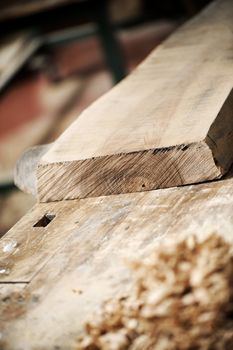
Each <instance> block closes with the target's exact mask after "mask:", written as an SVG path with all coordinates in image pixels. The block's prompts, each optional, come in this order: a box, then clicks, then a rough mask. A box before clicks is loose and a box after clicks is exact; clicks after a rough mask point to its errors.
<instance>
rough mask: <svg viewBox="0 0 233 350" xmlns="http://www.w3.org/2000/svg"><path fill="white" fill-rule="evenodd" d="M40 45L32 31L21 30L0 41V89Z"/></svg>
mask: <svg viewBox="0 0 233 350" xmlns="http://www.w3.org/2000/svg"><path fill="white" fill-rule="evenodd" d="M40 45H41V41H40V39H39V38H38V37H35V36H34V35H33V32H32V31H27V32H21V33H17V34H14V35H11V36H9V37H6V38H4V40H1V42H0V90H1V89H2V88H3V87H5V85H6V84H7V83H8V82H9V80H10V79H11V78H12V77H13V76H14V75H15V74H16V73H17V72H18V71H19V69H20V68H21V67H22V66H23V64H25V62H26V61H27V60H28V59H29V58H30V56H32V55H33V53H34V52H36V50H37V49H38V48H39V46H40Z"/></svg>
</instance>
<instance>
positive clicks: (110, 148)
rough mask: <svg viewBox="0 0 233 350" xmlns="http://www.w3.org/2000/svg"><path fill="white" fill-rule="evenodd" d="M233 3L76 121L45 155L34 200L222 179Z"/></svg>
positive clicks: (219, 5) (232, 68)
mask: <svg viewBox="0 0 233 350" xmlns="http://www.w3.org/2000/svg"><path fill="white" fill-rule="evenodd" d="M232 17H233V2H232V1H231V0H217V1H216V2H214V3H212V4H211V5H210V6H209V7H208V8H206V9H205V10H204V11H203V12H202V13H201V14H200V15H198V16H197V17H196V18H194V19H192V20H191V21H190V22H188V23H187V24H185V25H184V26H183V27H182V28H180V29H179V30H178V31H176V33H175V34H173V35H172V36H171V37H170V38H169V39H168V40H166V41H165V42H164V43H163V44H162V45H161V46H159V47H158V48H157V49H156V50H154V51H153V52H152V53H151V54H150V56H149V57H148V58H147V59H146V60H145V61H144V62H143V63H142V64H141V65H139V67H138V68H137V69H136V70H135V71H134V72H133V73H132V74H131V75H130V76H128V77H127V78H126V79H125V80H124V81H122V82H121V83H120V84H118V85H117V86H115V87H114V88H113V89H112V90H111V91H110V92H109V93H107V94H106V95H104V96H103V97H101V98H100V99H99V100H97V101H96V102H95V103H94V104H92V105H91V106H90V107H89V108H87V109H86V110H85V111H84V112H83V113H82V114H81V116H79V118H78V119H77V121H75V122H74V123H73V124H72V125H71V126H70V127H69V128H68V129H67V130H66V131H65V132H64V133H63V135H61V137H59V138H58V140H57V141H56V142H55V144H54V145H53V147H52V148H51V149H50V150H49V151H48V152H47V153H46V154H45V155H44V156H43V158H42V160H41V162H40V164H39V167H38V173H37V179H38V193H39V199H40V201H44V202H46V201H54V200H62V199H73V198H84V197H89V196H99V195H109V194H117V193H126V192H137V191H147V190H151V189H156V188H164V187H171V186H180V185H183V184H191V183H196V182H201V181H207V180H212V179H215V178H220V177H221V176H222V175H223V174H224V173H226V172H227V171H228V169H229V167H230V165H231V163H232V161H233V153H232V152H231V149H232V145H233V91H232V88H233V57H232V54H231V53H232V51H233V21H232Z"/></svg>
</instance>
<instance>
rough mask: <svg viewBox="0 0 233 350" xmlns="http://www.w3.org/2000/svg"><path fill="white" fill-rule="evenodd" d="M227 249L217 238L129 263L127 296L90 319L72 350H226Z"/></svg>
mask: <svg viewBox="0 0 233 350" xmlns="http://www.w3.org/2000/svg"><path fill="white" fill-rule="evenodd" d="M230 248H231V247H230V245H229V244H228V243H227V242H226V241H225V240H224V239H223V238H221V237H220V236H219V235H217V234H211V235H209V237H206V238H205V239H204V240H203V241H200V240H199V239H198V238H197V237H196V236H191V237H186V238H183V239H181V240H179V241H178V242H177V238H174V239H173V240H172V241H170V242H168V243H163V244H162V245H160V246H158V247H157V248H155V249H154V251H153V253H152V254H151V255H150V256H149V258H148V259H146V260H139V261H136V262H134V263H133V264H132V266H131V269H132V271H133V274H134V281H133V284H132V289H131V292H130V294H129V295H126V296H122V297H119V298H115V299H111V300H108V301H106V302H105V303H104V304H103V305H102V306H101V308H100V310H99V311H98V312H97V313H96V314H95V315H91V320H90V321H87V322H86V324H85V335H84V336H83V337H82V338H80V339H79V341H78V349H85V350H99V349H102V350H125V349H130V350H152V349H155V350H198V349H199V350H200V349H201V350H207V349H208V350H217V349H219V350H228V349H229V350H232V349H233V257H232V254H231V251H230Z"/></svg>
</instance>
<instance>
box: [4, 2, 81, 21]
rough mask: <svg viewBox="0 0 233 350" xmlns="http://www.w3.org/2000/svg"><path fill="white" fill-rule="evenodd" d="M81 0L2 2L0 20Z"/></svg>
mask: <svg viewBox="0 0 233 350" xmlns="http://www.w3.org/2000/svg"><path fill="white" fill-rule="evenodd" d="M75 1H76V2H77V1H80V0H56V1H54V0H39V1H38V0H37V1H35V0H34V1H31V0H14V1H10V3H9V2H8V3H1V4H0V20H4V21H5V20H8V19H11V18H17V17H22V16H28V15H31V14H34V13H38V12H41V11H46V10H50V9H53V8H54V7H58V6H62V5H66V4H70V3H73V2H75Z"/></svg>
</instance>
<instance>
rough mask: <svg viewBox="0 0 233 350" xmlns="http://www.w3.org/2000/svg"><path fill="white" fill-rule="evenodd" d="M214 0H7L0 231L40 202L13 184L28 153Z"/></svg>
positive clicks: (0, 39)
mask: <svg viewBox="0 0 233 350" xmlns="http://www.w3.org/2000/svg"><path fill="white" fill-rule="evenodd" d="M208 2H209V1H208V0H158V1H156V0H109V1H104V0H76V1H75V0H73V1H72V0H40V1H39V0H8V1H3V0H1V1H0V237H1V236H2V235H3V234H4V233H5V232H6V231H7V230H8V229H9V228H10V227H11V226H12V225H14V223H15V222H16V221H18V220H19V219H20V217H21V216H23V215H24V214H25V212H26V211H28V210H29V209H30V208H31V207H32V205H33V204H34V203H35V201H36V200H35V198H33V196H31V195H28V194H25V193H23V192H21V191H20V190H18V189H17V188H16V187H15V186H14V185H13V172H14V166H15V163H16V161H17V159H18V158H19V157H20V155H21V154H22V152H23V151H24V150H26V149H27V148H29V147H31V146H34V145H39V144H45V143H50V142H53V141H54V140H55V139H56V138H57V137H58V136H59V135H60V134H61V133H62V132H63V131H64V129H65V128H67V126H68V125H70V123H71V122H72V121H73V120H74V119H76V118H77V117H78V115H79V114H80V113H81V112H82V111H83V110H84V109H85V108H86V107H87V106H88V105H90V104H91V103H92V102H93V101H94V100H96V99H97V98H98V97H100V96H101V95H102V94H104V93H105V92H106V91H108V90H109V89H110V88H111V87H112V86H113V85H114V84H115V83H117V82H118V81H120V80H121V79H122V78H123V77H124V76H126V75H127V74H128V73H129V72H130V71H131V70H132V69H134V68H135V67H136V66H137V65H138V64H139V63H140V62H141V61H142V60H143V59H144V58H145V57H146V56H147V55H148V54H149V53H150V51H151V50H152V49H154V48H155V47H156V46H157V45H159V44H160V42H161V41H163V40H164V39H165V38H166V37H167V36H168V35H169V34H170V33H171V32H173V31H174V30H175V29H176V28H177V27H178V26H179V25H181V24H182V23H183V22H184V21H185V20H186V19H187V18H189V17H191V16H193V15H194V14H196V13H197V12H198V11H199V10H200V9H201V8H202V7H203V6H204V5H205V4H207V3H208ZM171 65H172V62H171ZM142 89H143V87H142Z"/></svg>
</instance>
